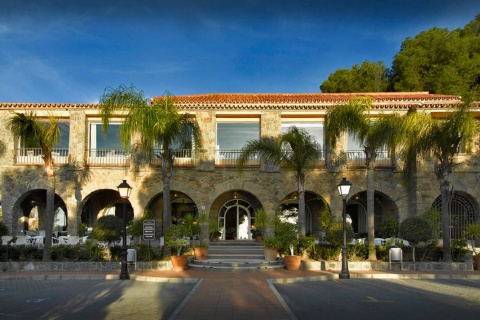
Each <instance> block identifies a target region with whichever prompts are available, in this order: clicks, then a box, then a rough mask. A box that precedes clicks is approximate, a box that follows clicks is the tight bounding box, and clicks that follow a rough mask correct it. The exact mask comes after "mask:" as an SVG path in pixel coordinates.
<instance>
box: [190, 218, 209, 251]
mask: <svg viewBox="0 0 480 320" xmlns="http://www.w3.org/2000/svg"><path fill="white" fill-rule="evenodd" d="M197 221H198V226H199V228H198V230H197V231H199V232H200V241H199V243H198V244H195V246H194V247H193V252H194V255H195V259H197V260H206V259H207V254H208V238H209V230H208V229H209V227H210V226H209V219H208V213H207V212H206V211H203V210H202V211H200V213H199V214H198V216H197Z"/></svg>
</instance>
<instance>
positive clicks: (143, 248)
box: [136, 244, 162, 261]
mask: <svg viewBox="0 0 480 320" xmlns="http://www.w3.org/2000/svg"><path fill="white" fill-rule="evenodd" d="M136 249H137V260H138V261H153V260H160V258H161V257H162V251H161V249H157V248H152V247H150V246H148V245H146V244H140V245H139V246H137V248H136Z"/></svg>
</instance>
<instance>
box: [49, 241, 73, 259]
mask: <svg viewBox="0 0 480 320" xmlns="http://www.w3.org/2000/svg"><path fill="white" fill-rule="evenodd" d="M68 250H69V247H68V246H67V245H65V244H59V245H56V246H51V247H50V248H48V251H50V253H51V254H52V260H53V261H62V260H66V259H67V251H68Z"/></svg>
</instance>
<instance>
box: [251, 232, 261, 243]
mask: <svg viewBox="0 0 480 320" xmlns="http://www.w3.org/2000/svg"><path fill="white" fill-rule="evenodd" d="M252 239H255V241H257V242H262V240H263V239H262V232H261V231H260V230H258V229H252Z"/></svg>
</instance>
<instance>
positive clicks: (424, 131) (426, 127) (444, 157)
mask: <svg viewBox="0 0 480 320" xmlns="http://www.w3.org/2000/svg"><path fill="white" fill-rule="evenodd" d="M404 127H405V131H404V132H405V133H406V135H407V137H409V138H408V139H406V140H405V146H404V148H403V151H402V155H403V157H404V159H405V165H406V168H407V170H405V172H406V173H408V174H410V176H409V177H411V174H412V173H413V171H414V170H415V167H416V162H417V160H418V159H424V160H425V159H429V158H431V157H432V156H433V170H434V173H435V175H436V177H437V181H438V183H439V185H440V197H441V212H442V240H443V260H444V261H446V262H451V261H452V254H451V251H450V220H449V210H448V207H449V205H448V204H449V202H450V200H451V198H452V195H453V191H454V190H453V186H451V180H452V175H453V172H454V168H455V166H456V164H455V155H456V154H458V152H459V150H460V147H461V148H462V151H463V152H465V153H469V152H470V151H471V144H472V141H473V137H474V136H475V134H476V122H475V119H474V116H473V113H472V112H471V111H470V104H469V103H468V102H465V103H462V104H461V105H459V106H458V107H456V109H455V110H454V111H452V112H449V113H447V114H446V115H445V117H444V118H440V119H433V118H431V117H430V115H428V114H425V113H421V112H417V111H415V110H412V111H411V112H409V113H408V114H407V115H406V116H405V119H404Z"/></svg>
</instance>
